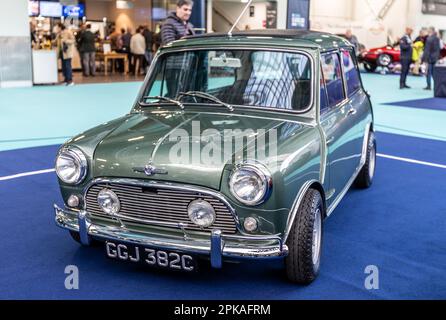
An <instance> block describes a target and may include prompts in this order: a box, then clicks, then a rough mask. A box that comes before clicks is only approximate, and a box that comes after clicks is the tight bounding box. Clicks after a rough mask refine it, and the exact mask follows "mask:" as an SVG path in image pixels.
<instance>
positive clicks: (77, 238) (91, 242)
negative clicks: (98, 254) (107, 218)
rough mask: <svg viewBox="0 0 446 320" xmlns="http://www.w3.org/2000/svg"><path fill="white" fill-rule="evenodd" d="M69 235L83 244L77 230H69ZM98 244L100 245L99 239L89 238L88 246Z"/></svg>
mask: <svg viewBox="0 0 446 320" xmlns="http://www.w3.org/2000/svg"><path fill="white" fill-rule="evenodd" d="M70 236H71V238H73V240H74V241H76V242H77V243H79V244H81V245H83V244H82V242H81V236H80V235H79V232H76V231H73V230H70ZM99 245H101V242H100V241H98V240H94V239H90V246H94V247H97V246H99Z"/></svg>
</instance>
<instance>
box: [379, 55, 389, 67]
mask: <svg viewBox="0 0 446 320" xmlns="http://www.w3.org/2000/svg"><path fill="white" fill-rule="evenodd" d="M379 62H380V64H381V65H382V66H384V67H386V66H388V65H389V64H390V57H389V56H387V55H384V56H380V57H379Z"/></svg>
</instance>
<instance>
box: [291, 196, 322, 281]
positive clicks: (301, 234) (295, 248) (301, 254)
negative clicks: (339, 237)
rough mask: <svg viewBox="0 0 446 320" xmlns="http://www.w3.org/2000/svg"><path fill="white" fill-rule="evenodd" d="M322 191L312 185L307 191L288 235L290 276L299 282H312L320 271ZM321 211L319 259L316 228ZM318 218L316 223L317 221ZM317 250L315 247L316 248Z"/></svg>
mask: <svg viewBox="0 0 446 320" xmlns="http://www.w3.org/2000/svg"><path fill="white" fill-rule="evenodd" d="M322 201H323V200H322V196H321V194H320V193H319V191H317V190H314V189H310V190H309V191H308V192H307V194H306V195H305V197H304V199H303V201H302V203H301V205H300V207H299V210H298V212H297V214H296V217H295V220H294V222H293V226H292V227H291V231H290V234H289V236H288V239H287V245H288V250H289V252H288V256H287V257H286V258H285V266H286V273H287V276H288V279H289V280H290V281H292V282H295V283H299V284H304V285H307V284H310V283H311V282H313V281H314V280H315V279H316V277H317V276H318V274H319V269H320V259H321V251H322V234H323V218H324V212H323V208H324V206H323V203H322ZM318 215H319V226H320V229H319V231H320V232H319V237H318V238H317V237H316V238H317V239H318V243H319V245H318V246H317V245H316V246H315V247H316V250H317V259H316V261H315V262H314V261H313V260H314V259H315V257H313V243H317V242H316V241H315V240H314V237H313V230H314V229H315V227H317V224H318V223H317V220H316V217H317V216H318ZM315 222H316V223H315ZM315 252H316V251H315Z"/></svg>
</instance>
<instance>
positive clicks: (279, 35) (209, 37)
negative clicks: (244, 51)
mask: <svg viewBox="0 0 446 320" xmlns="http://www.w3.org/2000/svg"><path fill="white" fill-rule="evenodd" d="M208 44H222V45H229V44H238V45H243V44H257V45H261V44H265V45H275V46H286V47H290V46H291V47H303V48H313V49H320V50H321V51H328V50H333V49H336V48H339V47H352V45H351V44H350V42H349V41H348V40H346V39H344V38H342V37H339V36H337V35H334V34H330V33H325V32H318V31H308V30H278V29H263V30H248V31H237V32H233V34H232V36H229V35H228V34H227V33H219V32H216V33H207V34H202V35H194V36H188V37H185V38H183V39H181V40H177V41H174V42H171V43H170V44H168V45H167V47H184V46H197V45H208Z"/></svg>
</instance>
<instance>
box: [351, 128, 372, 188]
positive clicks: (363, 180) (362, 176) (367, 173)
mask: <svg viewBox="0 0 446 320" xmlns="http://www.w3.org/2000/svg"><path fill="white" fill-rule="evenodd" d="M375 168H376V140H375V134H374V133H373V132H370V134H369V141H368V143H367V155H366V160H365V164H364V166H363V167H362V169H361V171H359V174H358V176H357V177H356V180H355V186H356V187H358V188H362V189H366V188H369V187H370V186H371V185H372V183H373V177H374V176H375Z"/></svg>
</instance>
